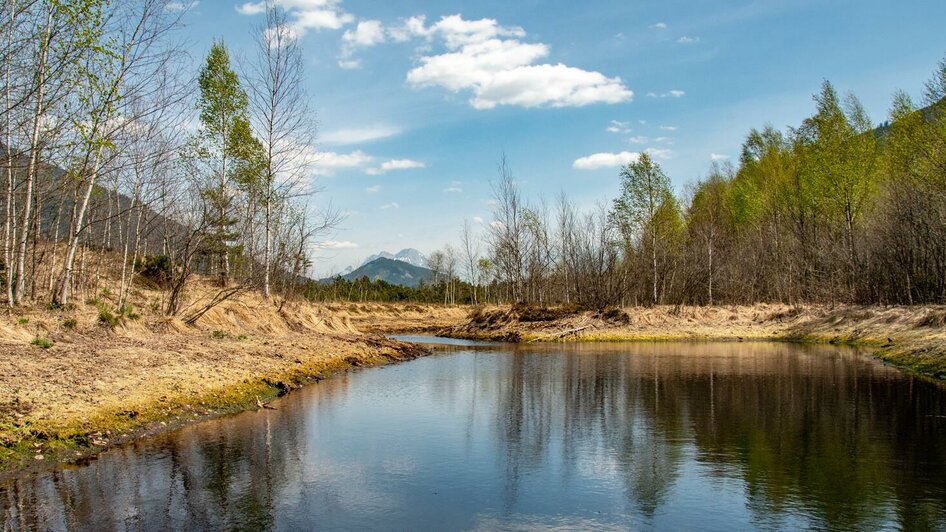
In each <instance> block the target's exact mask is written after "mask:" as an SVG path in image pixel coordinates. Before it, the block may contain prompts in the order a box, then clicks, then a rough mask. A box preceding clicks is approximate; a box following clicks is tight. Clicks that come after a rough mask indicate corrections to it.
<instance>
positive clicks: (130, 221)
mask: <svg viewBox="0 0 946 532" xmlns="http://www.w3.org/2000/svg"><path fill="white" fill-rule="evenodd" d="M2 6H3V11H2V13H3V15H2V17H0V21H2V23H0V24H2V27H0V33H2V47H0V60H2V69H3V72H2V79H3V85H4V90H3V96H2V99H3V106H2V115H3V116H2V120H0V124H2V125H0V130H2V139H0V144H2V146H3V150H2V160H3V180H4V185H3V189H4V194H3V206H2V210H3V220H4V222H3V229H2V234H0V241H2V266H3V268H2V284H3V287H4V292H5V298H4V299H5V300H6V302H7V303H8V304H9V305H10V306H16V305H20V304H24V303H28V302H37V303H43V304H48V305H49V306H50V307H51V308H56V307H63V306H66V305H69V304H71V303H72V302H73V301H74V300H76V299H78V300H79V301H81V300H83V299H85V298H95V297H96V296H97V294H98V293H99V291H100V289H102V288H103V283H104V281H105V280H113V279H118V283H117V284H118V291H117V292H118V293H117V295H116V297H115V298H114V299H115V301H116V303H115V309H114V310H115V311H117V312H126V311H128V305H127V304H126V301H127V296H128V294H129V293H130V292H131V291H132V287H133V286H134V284H135V283H136V281H137V282H148V283H149V284H150V285H151V286H152V287H155V288H159V289H161V290H162V291H163V292H164V293H165V295H166V297H164V298H163V299H162V304H161V305H162V307H163V308H162V309H161V310H162V311H163V312H165V313H166V314H168V315H175V314H178V313H179V312H181V310H182V303H183V300H184V299H185V293H186V290H185V288H186V286H187V284H188V283H189V282H190V281H191V280H193V279H194V278H195V276H200V275H202V276H210V277H212V278H213V279H216V284H218V285H219V286H218V290H217V291H216V293H215V294H214V295H212V296H211V297H210V298H209V299H210V301H211V304H214V303H218V302H219V301H222V300H224V299H226V298H228V297H230V296H232V295H234V294H236V293H238V292H240V291H243V290H248V289H258V290H259V291H260V292H261V293H262V295H263V297H264V298H266V299H269V298H271V297H274V296H281V297H283V298H285V297H286V296H287V295H289V294H295V293H297V292H298V287H299V286H301V284H302V280H303V276H304V274H305V272H306V271H307V269H308V267H309V258H308V255H309V252H310V251H311V246H312V244H313V242H314V239H315V237H316V235H318V234H319V233H320V232H321V231H323V230H326V229H328V228H330V227H331V226H332V225H333V224H334V223H335V221H336V220H337V217H336V215H335V214H333V213H332V212H329V211H319V212H313V209H312V207H311V205H312V195H313V190H312V187H310V186H309V183H308V179H309V176H310V173H311V167H312V164H313V163H314V162H315V156H314V151H313V146H314V144H313V142H314V135H315V131H316V129H315V121H314V113H313V112H312V109H311V108H310V106H309V96H308V95H307V94H306V92H305V90H304V88H303V84H302V79H303V78H302V76H303V60H302V53H301V48H300V47H299V42H298V39H297V38H296V36H294V35H293V34H292V33H291V29H290V26H289V24H288V23H287V21H286V14H285V12H284V11H282V10H278V9H275V8H273V9H270V10H269V11H268V14H267V16H266V19H265V22H264V23H263V24H262V25H261V27H257V28H253V29H252V35H253V36H254V39H255V42H254V49H253V50H252V51H251V53H249V54H248V55H247V56H246V57H239V58H234V57H231V54H230V52H229V50H228V48H227V46H226V45H225V43H223V42H219V41H218V42H214V44H213V46H212V47H211V48H210V51H209V53H208V54H207V56H206V57H205V58H204V59H203V60H202V62H201V64H200V68H199V72H198V73H197V75H196V76H195V75H191V74H188V72H189V71H190V70H191V69H190V65H189V64H188V62H189V61H190V60H191V59H190V57H189V56H188V53H187V45H188V43H187V42H186V41H185V40H184V38H183V36H182V33H181V30H182V28H183V23H182V20H181V17H182V13H183V11H182V10H181V9H177V8H175V7H174V4H173V3H169V2H167V1H165V0H128V1H122V2H109V1H107V0H82V1H78V2H76V1H72V2H62V1H58V0H6V1H4V2H2Z"/></svg>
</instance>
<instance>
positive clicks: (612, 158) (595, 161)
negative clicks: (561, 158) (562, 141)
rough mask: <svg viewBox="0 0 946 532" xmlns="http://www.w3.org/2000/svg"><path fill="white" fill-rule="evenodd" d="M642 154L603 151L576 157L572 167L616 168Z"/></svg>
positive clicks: (589, 168) (583, 168)
mask: <svg viewBox="0 0 946 532" xmlns="http://www.w3.org/2000/svg"><path fill="white" fill-rule="evenodd" d="M640 156H641V154H640V153H638V152H630V151H622V152H620V153H610V152H602V153H595V154H592V155H588V156H587V157H581V158H579V159H575V162H574V163H572V168H574V169H576V170H598V169H600V168H616V167H618V166H624V165H626V164H628V163H632V162H634V161H636V160H637V159H638V158H639V157H640Z"/></svg>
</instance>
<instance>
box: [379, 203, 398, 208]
mask: <svg viewBox="0 0 946 532" xmlns="http://www.w3.org/2000/svg"><path fill="white" fill-rule="evenodd" d="M381 208H382V209H400V208H401V206H400V205H399V204H397V203H396V202H391V203H385V204H384V205H382V206H381Z"/></svg>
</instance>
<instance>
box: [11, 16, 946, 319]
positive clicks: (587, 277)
mask: <svg viewBox="0 0 946 532" xmlns="http://www.w3.org/2000/svg"><path fill="white" fill-rule="evenodd" d="M166 4H167V2H165V1H162V0H129V1H123V2H108V1H106V0H83V1H81V2H60V1H57V0H4V1H3V2H2V6H3V11H2V16H0V21H2V22H0V33H2V37H0V42H2V46H0V61H2V73H0V77H2V79H3V85H4V89H3V93H2V96H0V98H2V100H3V105H2V107H0V110H2V117H0V131H2V138H0V145H2V147H3V150H2V152H0V153H2V160H3V162H2V163H0V164H2V168H3V176H2V179H3V181H4V183H3V186H2V188H3V189H4V190H3V194H2V198H3V200H2V201H3V205H2V207H0V209H2V217H3V228H2V230H0V243H2V246H0V247H2V257H0V263H2V264H0V265H2V269H0V284H2V286H3V291H4V295H3V296H2V298H3V299H4V300H5V301H6V302H7V304H8V305H10V306H17V305H21V304H24V303H39V304H44V305H49V306H50V308H56V307H62V306H66V305H69V304H71V303H72V302H73V301H74V300H76V299H78V300H82V299H85V298H90V297H95V296H96V294H98V293H99V291H100V290H101V288H102V286H103V283H104V281H105V280H106V279H111V278H116V279H119V281H118V287H119V289H118V294H117V297H116V298H115V300H116V303H115V311H117V312H122V311H123V309H125V308H126V300H127V294H129V293H130V292H131V291H132V289H133V286H134V285H135V283H136V282H137V283H147V284H148V285H149V286H150V287H152V288H157V289H160V290H161V291H162V292H163V293H164V294H165V295H166V297H164V298H163V299H162V304H161V307H162V308H161V311H162V312H164V313H166V314H168V315H176V314H179V313H181V312H182V309H183V308H185V306H184V305H183V301H184V300H185V299H186V293H187V290H186V288H187V286H188V283H190V282H192V281H193V280H194V279H197V278H209V279H213V280H214V284H215V286H216V288H215V294H214V295H213V296H212V297H210V303H209V304H215V303H218V302H219V301H222V300H225V299H227V298H228V297H231V296H232V295H234V294H236V293H238V292H240V291H245V290H258V291H259V292H260V293H261V294H262V295H263V297H264V298H266V299H271V298H279V299H280V300H282V301H285V300H287V299H294V298H295V299H303V298H304V299H309V300H313V301H326V300H361V301H364V300H377V301H416V302H439V303H446V304H463V303H472V304H478V303H509V302H512V303H517V302H523V303H530V304H547V305H551V304H570V305H578V306H581V307H585V308H603V307H609V306H631V305H664V304H669V305H717V304H743V303H746V304H747V303H756V302H781V303H788V304H799V303H852V304H873V305H890V304H905V305H916V304H930V303H946V101H944V97H946V60H944V61H943V62H941V63H940V64H939V65H938V66H937V67H936V68H935V70H934V73H933V75H932V77H931V79H930V80H929V81H928V82H927V83H926V86H925V91H924V94H923V96H922V100H921V101H914V100H913V99H911V97H910V96H909V95H907V94H906V93H903V92H898V93H896V94H895V95H894V96H893V99H892V103H891V106H890V110H889V116H887V117H886V118H885V121H884V122H883V124H882V125H880V126H877V125H876V123H875V122H873V121H872V120H871V118H870V117H869V116H868V115H867V113H866V111H865V109H864V107H863V106H862V105H861V103H860V102H859V100H858V99H857V97H856V96H855V95H853V94H839V92H838V91H837V90H836V89H835V87H834V86H833V85H832V84H831V83H830V82H828V81H825V82H824V84H823V86H822V87H821V89H820V91H819V92H818V93H817V94H815V95H814V105H813V112H812V114H811V116H810V117H809V118H807V119H805V120H804V121H803V122H802V123H801V124H799V125H797V126H795V127H789V128H787V129H785V130H780V129H777V128H775V127H773V126H770V125H766V126H764V127H762V128H761V129H758V130H752V131H750V132H749V133H748V134H747V136H746V139H745V142H744V144H743V146H742V152H741V155H740V157H739V158H738V160H737V161H733V162H732V163H728V162H727V163H714V165H713V166H712V167H711V168H710V169H709V171H708V174H707V175H706V176H705V177H703V178H701V179H699V180H697V181H696V182H695V183H694V184H692V185H690V186H687V187H685V188H684V189H682V190H674V189H673V187H672V186H671V179H670V177H669V176H667V175H666V173H665V172H664V171H663V169H661V167H660V165H659V164H658V162H657V161H655V160H654V159H653V158H651V157H650V156H649V155H648V154H647V153H641V154H640V155H639V156H638V157H637V158H636V160H634V161H632V162H630V163H629V164H628V165H626V166H625V167H623V168H622V169H621V170H620V172H619V174H617V175H615V179H616V180H619V183H620V194H619V195H618V197H616V198H614V199H613V200H611V201H609V202H607V203H605V204H601V205H599V206H597V207H596V208H594V209H591V210H582V209H579V208H578V207H577V206H576V205H575V204H574V203H573V201H572V200H571V199H570V198H569V197H568V196H567V194H565V193H561V194H560V195H559V196H558V197H557V198H554V199H553V200H549V199H547V198H544V199H529V198H525V197H524V196H523V194H522V192H521V190H520V189H519V187H518V185H517V182H516V179H515V175H514V172H513V170H512V168H511V165H510V164H509V163H508V162H507V161H506V158H505V156H503V157H502V159H501V161H500V163H499V165H498V169H497V171H496V173H495V174H494V175H488V176H483V179H484V180H487V179H489V180H491V182H492V186H493V195H494V198H493V199H494V205H495V206H494V212H493V218H492V220H491V221H488V222H487V223H486V224H485V225H484V226H483V229H482V230H481V229H478V228H477V227H474V226H472V224H470V223H467V224H465V226H464V228H463V230H462V232H461V234H460V235H459V237H458V239H457V241H456V242H455V243H454V244H452V245H448V246H446V247H445V248H444V249H443V250H440V251H437V252H435V253H434V254H433V255H432V256H431V261H430V265H431V268H432V269H433V270H434V271H435V272H436V275H435V278H434V281H433V282H432V283H430V285H429V286H423V287H421V288H420V289H409V288H404V287H397V286H394V285H388V284H386V283H383V282H381V281H374V282H372V281H370V280H368V279H363V280H358V281H344V280H341V279H336V280H334V281H333V282H330V283H324V282H323V283H320V282H318V281H315V280H313V279H311V278H310V277H309V276H310V275H312V271H313V268H312V266H313V262H312V261H313V256H314V252H315V250H316V249H317V248H316V242H317V239H318V238H319V236H320V235H324V234H325V233H326V232H327V231H330V230H332V228H334V227H335V226H336V225H337V224H338V222H339V220H340V216H339V215H338V213H336V212H334V211H332V210H331V209H315V208H314V207H313V205H314V204H315V202H314V200H313V198H314V197H315V193H316V192H318V191H317V190H316V189H314V187H313V186H311V184H310V180H309V178H310V176H311V171H312V168H313V165H316V164H318V161H317V158H318V156H317V151H316V149H315V146H316V140H317V137H316V122H315V119H314V112H313V109H312V108H311V104H310V95H308V94H306V91H305V89H304V87H303V83H302V79H303V77H302V76H303V63H304V61H303V60H302V51H301V49H300V47H299V43H298V40H297V38H296V36H294V35H293V34H292V32H291V30H290V28H289V25H288V24H287V23H286V20H285V16H286V15H285V13H284V12H282V11H280V10H278V9H271V10H270V11H269V12H268V14H267V16H266V19H265V22H264V23H263V24H262V26H261V27H258V28H254V29H253V32H252V34H253V35H254V36H255V37H254V38H255V42H254V48H253V50H252V51H251V53H249V54H248V55H247V56H246V57H242V56H241V57H239V58H236V57H231V53H230V51H229V50H228V48H227V46H226V44H225V43H224V42H220V41H218V42H215V43H214V44H213V46H212V47H211V49H210V51H209V53H208V54H207V56H206V57H204V58H201V59H200V60H199V61H200V66H199V68H198V69H197V70H198V72H197V73H196V75H189V74H188V72H189V71H190V70H191V69H190V68H187V67H186V66H187V65H183V64H182V62H186V61H189V60H190V59H189V58H188V55H187V53H186V48H187V47H186V42H185V41H184V40H183V38H182V35H181V31H180V30H181V28H182V22H181V18H180V17H181V15H180V13H179V12H177V11H175V10H171V9H167V5H166ZM191 317H193V316H191Z"/></svg>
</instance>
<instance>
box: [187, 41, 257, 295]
mask: <svg viewBox="0 0 946 532" xmlns="http://www.w3.org/2000/svg"><path fill="white" fill-rule="evenodd" d="M198 84H199V86H200V97H199V99H198V102H197V107H198V109H199V110H200V123H201V133H200V138H199V141H198V142H199V149H198V154H199V157H200V158H201V159H203V160H204V161H205V163H206V164H207V166H208V167H209V169H210V174H211V182H210V183H209V184H208V186H206V187H205V188H204V190H203V194H204V197H205V200H206V201H207V203H208V214H207V216H208V220H207V222H208V223H207V225H208V226H209V227H210V228H211V230H210V231H209V234H207V235H206V238H205V251H206V253H208V254H209V255H212V256H217V257H218V258H219V268H220V283H221V284H222V285H223V286H227V285H228V284H229V282H230V277H231V272H230V266H231V265H230V256H231V255H235V254H239V253H241V252H242V246H240V245H239V244H238V242H237V241H238V238H239V236H240V235H239V234H238V233H236V232H235V231H234V227H235V226H236V224H237V223H238V222H239V219H238V218H237V217H236V216H235V214H234V211H235V208H236V200H237V191H239V190H249V191H252V190H255V189H256V188H258V187H259V176H260V172H261V170H262V168H263V167H264V164H265V162H264V160H263V155H262V147H261V145H260V143H259V141H257V140H256V139H255V138H254V137H253V134H252V132H251V129H250V121H249V114H248V109H247V108H248V100H247V95H246V91H244V90H243V89H242V88H241V87H240V80H239V77H238V76H237V74H236V72H234V70H233V69H232V68H231V66H230V54H229V52H228V51H227V48H226V46H224V44H223V43H222V42H215V43H214V44H213V46H212V47H211V48H210V52H209V53H208V54H207V60H206V62H205V64H204V67H203V69H202V70H201V71H200V76H199V77H198Z"/></svg>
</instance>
